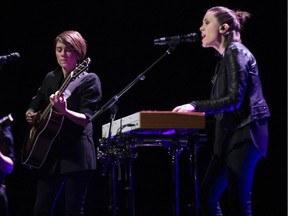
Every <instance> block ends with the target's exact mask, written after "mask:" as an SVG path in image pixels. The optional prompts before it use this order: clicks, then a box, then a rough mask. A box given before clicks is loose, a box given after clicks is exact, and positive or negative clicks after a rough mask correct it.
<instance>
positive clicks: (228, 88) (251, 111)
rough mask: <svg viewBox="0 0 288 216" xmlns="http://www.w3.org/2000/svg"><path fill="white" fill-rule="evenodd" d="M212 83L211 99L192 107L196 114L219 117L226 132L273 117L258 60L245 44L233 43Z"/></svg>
mask: <svg viewBox="0 0 288 216" xmlns="http://www.w3.org/2000/svg"><path fill="white" fill-rule="evenodd" d="M212 83H213V87H212V91H211V98H210V99H208V100H200V101H193V102H191V104H193V105H194V106H195V108H196V111H199V112H205V113H206V114H208V115H209V114H213V115H215V118H216V121H218V123H219V125H221V127H222V129H223V130H224V131H226V132H229V131H230V132H231V131H234V130H235V129H238V128H241V127H243V126H245V125H247V124H249V123H250V122H252V121H256V120H260V119H263V118H268V117H269V116H270V111H269V108H268V106H267V103H266V101H265V99H264V96H263V93H262V86H261V81H260V77H259V73H258V67H257V63H256V60H255V58H254V56H253V54H252V53H251V52H250V51H249V50H248V49H247V48H246V47H245V46H244V45H243V44H242V43H239V42H233V43H231V44H230V45H229V46H228V47H227V48H226V50H225V52H224V54H223V56H222V57H221V58H220V60H219V62H218V64H217V67H216V70H215V74H214V76H213V78H212Z"/></svg>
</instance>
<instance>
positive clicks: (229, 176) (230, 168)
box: [199, 143, 262, 216]
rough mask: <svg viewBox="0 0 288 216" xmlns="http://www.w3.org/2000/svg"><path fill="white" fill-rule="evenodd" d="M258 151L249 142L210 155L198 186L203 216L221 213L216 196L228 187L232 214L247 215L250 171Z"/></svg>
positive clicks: (219, 215)
mask: <svg viewBox="0 0 288 216" xmlns="http://www.w3.org/2000/svg"><path fill="white" fill-rule="evenodd" d="M261 156H262V155H261V154H260V153H259V151H258V150H257V148H256V147H255V146H254V145H253V144H252V143H244V144H242V145H241V146H240V147H239V148H235V149H233V150H232V151H231V152H229V154H228V155H226V156H225V160H221V161H220V160H219V159H217V158H216V157H214V156H213V157H212V159H211V161H210V163H209V166H208V169H207V172H206V174H205V176H204V179H203V182H202V183H201V186H200V189H199V210H200V212H201V213H202V215H205V216H222V212H221V208H220V205H219V199H220V197H221V195H222V193H223V192H224V190H225V189H226V188H227V189H228V197H229V205H230V211H231V214H232V215H233V216H251V215H252V212H251V189H252V183H253V176H254V170H255V167H256V164H257V162H258V160H259V159H260V158H261Z"/></svg>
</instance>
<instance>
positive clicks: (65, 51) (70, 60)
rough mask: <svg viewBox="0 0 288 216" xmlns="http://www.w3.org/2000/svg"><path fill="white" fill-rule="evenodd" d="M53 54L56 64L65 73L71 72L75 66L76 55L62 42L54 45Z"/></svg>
mask: <svg viewBox="0 0 288 216" xmlns="http://www.w3.org/2000/svg"><path fill="white" fill-rule="evenodd" d="M55 54H56V58H57V62H58V64H59V65H60V66H61V67H62V68H64V69H65V71H67V72H71V71H72V70H74V68H75V67H76V65H77V55H76V53H75V52H74V51H73V50H71V49H70V48H69V47H67V46H65V44H63V43H62V42H60V41H58V42H57V43H56V48H55Z"/></svg>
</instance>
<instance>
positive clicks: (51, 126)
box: [22, 109, 64, 169]
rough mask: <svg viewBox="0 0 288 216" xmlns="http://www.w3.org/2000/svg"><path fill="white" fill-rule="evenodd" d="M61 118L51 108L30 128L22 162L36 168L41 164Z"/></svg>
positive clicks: (57, 130) (60, 124) (58, 128)
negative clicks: (45, 117) (46, 115)
mask: <svg viewBox="0 0 288 216" xmlns="http://www.w3.org/2000/svg"><path fill="white" fill-rule="evenodd" d="M63 120H64V116H63V115H61V114H59V113H57V112H55V111H53V110H52V109H51V110H50V113H49V115H48V118H47V119H42V120H41V121H39V122H37V124H36V125H34V126H32V127H31V128H30V130H29V132H28V133H27V134H26V137H25V142H24V143H25V145H24V148H23V152H22V163H23V164H25V165H28V166H30V167H34V168H37V169H39V168H40V167H41V166H42V164H43V163H44V161H45V159H46V157H47V155H48V152H49V150H50V148H51V146H52V143H53V141H54V139H55V138H56V136H57V135H58V133H59V131H60V129H61V126H62V123H63Z"/></svg>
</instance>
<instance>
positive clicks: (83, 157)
mask: <svg viewBox="0 0 288 216" xmlns="http://www.w3.org/2000/svg"><path fill="white" fill-rule="evenodd" d="M63 80H64V76H63V73H62V70H61V69H60V68H57V69H56V70H54V71H51V72H49V73H48V74H47V75H46V77H45V78H44V80H43V82H42V85H41V87H40V88H39V89H38V91H37V94H36V96H34V97H33V98H32V101H31V103H30V105H29V107H28V108H30V109H33V110H34V111H41V110H43V108H45V107H46V106H45V105H47V104H48V103H49V96H50V95H51V94H53V93H55V92H56V91H57V90H59V88H60V86H61V85H62V83H63ZM71 82H73V81H71ZM101 96H102V90H101V82H100V79H99V77H98V76H97V75H96V74H95V73H87V75H86V76H84V77H83V78H82V80H81V82H79V84H78V85H77V86H76V88H75V89H74V91H73V92H72V94H71V96H70V97H68V99H67V108H68V109H70V110H72V111H75V112H81V113H84V114H85V115H86V116H87V117H88V118H90V117H91V116H92V115H93V114H94V111H95V110H96V109H97V105H98V104H99V102H100V100H101ZM93 169H96V151H95V145H94V141H93V125H92V122H90V123H89V124H88V125H87V126H86V127H85V128H84V127H82V126H80V125H78V124H76V123H74V122H72V121H70V120H69V119H68V118H66V117H65V118H64V122H63V124H62V126H61V130H60V132H59V134H58V135H57V137H56V138H55V139H54V141H53V143H52V147H51V149H50V151H49V153H48V155H47V158H46V160H45V161H44V163H43V165H42V166H41V168H40V171H42V170H44V171H49V172H54V173H59V174H63V173H70V172H76V171H83V170H93Z"/></svg>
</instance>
